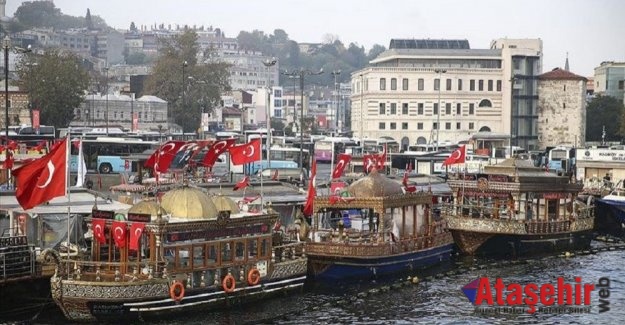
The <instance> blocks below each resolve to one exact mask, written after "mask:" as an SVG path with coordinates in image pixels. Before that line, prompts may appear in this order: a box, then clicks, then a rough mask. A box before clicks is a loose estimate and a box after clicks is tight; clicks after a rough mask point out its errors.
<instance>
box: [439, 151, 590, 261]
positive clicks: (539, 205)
mask: <svg viewBox="0 0 625 325" xmlns="http://www.w3.org/2000/svg"><path fill="white" fill-rule="evenodd" d="M447 182H448V184H449V186H450V187H451V188H452V190H453V192H454V199H453V200H450V201H448V202H442V203H441V215H442V217H443V219H445V220H446V221H447V225H448V227H449V229H450V230H451V233H452V234H453V236H454V240H455V241H456V244H457V245H458V246H459V248H460V249H461V250H462V251H463V252H464V253H466V254H504V255H512V256H520V255H529V254H534V253H540V252H542V253H551V252H555V251H569V250H579V249H586V248H589V246H590V241H591V239H592V231H593V223H594V206H593V205H592V202H582V201H581V200H578V198H577V196H578V194H579V193H580V192H581V191H582V188H583V184H581V183H577V182H575V181H574V180H572V178H571V177H570V175H569V176H567V175H563V174H562V173H554V172H550V171H549V170H546V169H544V168H539V167H535V166H534V165H533V163H532V162H531V161H529V160H522V159H514V158H513V159H508V160H505V161H504V162H502V163H500V164H497V165H491V166H485V167H484V172H483V173H477V174H464V173H463V174H455V175H450V179H448V181H447ZM587 203H590V204H587Z"/></svg>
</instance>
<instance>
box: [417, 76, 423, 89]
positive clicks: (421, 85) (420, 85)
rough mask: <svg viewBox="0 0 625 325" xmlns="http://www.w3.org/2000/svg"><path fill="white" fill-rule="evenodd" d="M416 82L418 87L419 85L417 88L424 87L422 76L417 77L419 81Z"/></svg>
mask: <svg viewBox="0 0 625 325" xmlns="http://www.w3.org/2000/svg"><path fill="white" fill-rule="evenodd" d="M417 83H418V87H419V88H418V89H419V90H423V89H425V82H424V81H423V79H422V78H420V79H419V81H418V82H417Z"/></svg>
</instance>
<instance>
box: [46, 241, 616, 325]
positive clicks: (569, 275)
mask: <svg viewBox="0 0 625 325" xmlns="http://www.w3.org/2000/svg"><path fill="white" fill-rule="evenodd" d="M603 246H604V244H603V243H593V247H595V248H600V247H603ZM623 259H625V251H623V250H615V251H606V252H599V253H597V254H591V255H577V256H575V257H570V258H564V257H562V256H550V257H544V258H536V259H532V260H530V261H529V262H528V263H519V264H511V263H508V261H501V260H500V261H495V260H486V259H475V260H474V259H473V258H471V257H462V258H460V259H458V260H457V261H456V262H455V266H453V267H451V270H457V271H461V272H459V274H455V275H444V276H442V277H440V278H438V277H434V278H433V279H431V280H430V281H423V282H421V283H419V284H409V282H408V281H407V280H406V276H407V275H403V276H401V277H400V276H398V277H396V278H393V279H388V281H386V282H384V283H375V282H366V283H355V284H349V285H340V286H334V287H328V286H324V287H321V286H318V285H311V286H309V288H307V289H306V290H305V291H304V292H303V293H301V294H297V295H290V296H285V297H278V298H275V299H271V300H268V301H266V302H263V303H256V304H252V305H247V306H243V307H236V308H233V309H231V310H225V311H217V312H207V313H197V314H194V315H189V316H186V317H185V316H181V317H177V318H176V320H174V321H171V320H168V321H163V322H160V323H159V324H163V325H164V324H414V323H428V324H534V323H549V324H556V323H560V324H597V323H604V324H606V323H607V324H609V323H612V324H621V323H622V322H623V320H625V309H623V306H624V305H625V291H624V287H625V286H624V279H625V270H624V269H623V267H622V261H623ZM502 263H503V264H502ZM471 268H473V270H471ZM445 273H447V272H445ZM439 274H440V273H439ZM481 276H488V277H489V278H491V283H492V282H493V281H494V280H493V279H494V278H496V277H501V278H503V280H504V282H505V283H512V282H518V283H521V284H527V283H530V282H533V283H536V284H538V285H541V284H544V283H555V281H556V279H557V278H558V277H560V276H562V277H564V278H565V280H566V281H567V282H568V283H572V282H573V277H576V276H579V277H582V282H583V283H597V281H598V279H599V278H600V277H608V278H609V279H610V281H611V285H610V297H609V298H608V299H609V302H610V310H609V311H607V312H604V313H599V307H598V299H599V297H598V289H595V291H593V292H592V295H591V301H592V304H591V305H592V307H591V312H590V313H588V314H553V313H545V312H537V313H535V314H527V313H522V314H518V315H510V314H507V315H505V314H500V315H484V314H479V313H476V312H475V310H474V307H473V306H472V305H471V304H470V303H469V301H468V300H467V298H466V297H465V296H464V294H463V293H462V292H461V290H460V288H461V287H462V286H464V285H466V284H467V283H469V282H471V281H473V280H475V279H476V278H479V277H481ZM400 282H401V284H402V285H401V286H400V285H399V283H400ZM36 323H54V324H64V323H66V322H65V321H64V320H63V318H62V315H60V312H59V311H58V310H56V309H53V308H49V309H47V310H45V311H44V312H42V313H41V315H40V316H39V317H38V318H37V320H36Z"/></svg>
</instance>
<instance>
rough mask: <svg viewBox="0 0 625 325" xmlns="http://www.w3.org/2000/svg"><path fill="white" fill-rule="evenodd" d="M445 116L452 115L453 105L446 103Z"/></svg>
mask: <svg viewBox="0 0 625 325" xmlns="http://www.w3.org/2000/svg"><path fill="white" fill-rule="evenodd" d="M445 115H451V103H445Z"/></svg>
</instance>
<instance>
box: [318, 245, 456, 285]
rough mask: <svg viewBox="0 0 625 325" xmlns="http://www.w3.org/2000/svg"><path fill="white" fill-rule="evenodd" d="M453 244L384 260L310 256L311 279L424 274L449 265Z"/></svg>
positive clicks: (381, 258)
mask: <svg viewBox="0 0 625 325" xmlns="http://www.w3.org/2000/svg"><path fill="white" fill-rule="evenodd" d="M453 246H454V245H453V243H448V244H444V245H441V246H437V247H432V248H428V249H423V250H419V251H414V252H406V253H402V254H397V255H392V256H382V257H363V258H358V257H346V256H323V255H309V256H308V275H309V276H310V277H311V278H313V279H314V280H317V281H323V282H338V281H345V280H363V279H379V278H383V277H385V276H388V275H391V274H396V273H401V272H411V271H415V270H421V269H425V268H428V267H432V266H434V265H437V264H441V263H443V262H445V261H448V260H449V259H450V257H451V253H452V250H453Z"/></svg>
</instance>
